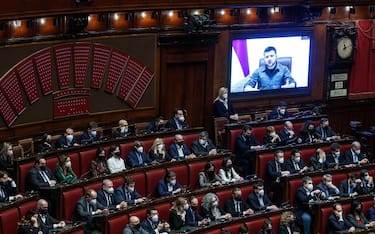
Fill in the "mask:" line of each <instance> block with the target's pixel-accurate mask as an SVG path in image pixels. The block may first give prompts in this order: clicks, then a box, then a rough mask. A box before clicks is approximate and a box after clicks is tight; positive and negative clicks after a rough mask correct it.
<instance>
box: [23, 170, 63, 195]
mask: <svg viewBox="0 0 375 234" xmlns="http://www.w3.org/2000/svg"><path fill="white" fill-rule="evenodd" d="M45 173H46V174H47V176H48V178H49V179H50V180H56V178H55V176H54V175H53V173H52V172H51V170H50V169H49V168H46V170H45ZM26 178H27V186H28V187H29V189H31V190H38V189H40V188H42V187H49V183H48V182H44V180H43V177H42V176H41V175H40V173H39V171H38V170H37V169H36V168H35V167H33V168H31V170H30V171H29V173H28V175H27V177H26Z"/></svg>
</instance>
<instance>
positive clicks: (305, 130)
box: [300, 120, 320, 143]
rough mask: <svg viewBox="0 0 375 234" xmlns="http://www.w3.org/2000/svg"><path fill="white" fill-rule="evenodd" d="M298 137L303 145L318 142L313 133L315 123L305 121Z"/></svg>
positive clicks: (316, 136) (317, 137)
mask: <svg viewBox="0 0 375 234" xmlns="http://www.w3.org/2000/svg"><path fill="white" fill-rule="evenodd" d="M300 137H301V139H302V142H303V143H315V142H318V141H319V140H320V139H319V136H318V135H317V134H316V132H315V123H314V121H312V120H307V121H306V122H305V123H304V124H303V126H302V128H301V131H300Z"/></svg>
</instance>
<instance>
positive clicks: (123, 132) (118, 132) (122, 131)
mask: <svg viewBox="0 0 375 234" xmlns="http://www.w3.org/2000/svg"><path fill="white" fill-rule="evenodd" d="M112 135H113V137H115V138H121V137H127V136H131V135H133V132H132V131H131V130H130V128H129V124H128V121H126V120H125V119H120V120H119V121H118V127H117V128H116V129H115V130H114V131H113V132H112Z"/></svg>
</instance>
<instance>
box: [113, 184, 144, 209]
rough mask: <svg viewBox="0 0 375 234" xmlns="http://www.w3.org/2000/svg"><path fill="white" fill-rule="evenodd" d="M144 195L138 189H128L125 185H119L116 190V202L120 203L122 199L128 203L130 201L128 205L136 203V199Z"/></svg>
mask: <svg viewBox="0 0 375 234" xmlns="http://www.w3.org/2000/svg"><path fill="white" fill-rule="evenodd" d="M126 194H129V195H130V197H129V196H127V195H126ZM141 197H142V195H141V194H139V193H138V192H137V191H135V190H134V191H129V190H127V189H126V188H125V187H124V186H119V187H118V188H117V189H116V190H115V202H116V204H120V203H121V202H122V201H125V202H126V203H128V205H134V204H135V200H136V199H138V198H141Z"/></svg>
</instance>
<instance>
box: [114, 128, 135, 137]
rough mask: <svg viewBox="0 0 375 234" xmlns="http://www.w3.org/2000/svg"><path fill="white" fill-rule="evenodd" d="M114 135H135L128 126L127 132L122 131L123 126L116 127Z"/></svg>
mask: <svg viewBox="0 0 375 234" xmlns="http://www.w3.org/2000/svg"><path fill="white" fill-rule="evenodd" d="M112 135H113V137H127V136H131V135H133V132H132V131H131V130H130V128H128V131H127V132H121V128H116V129H115V130H114V131H113V132H112Z"/></svg>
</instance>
